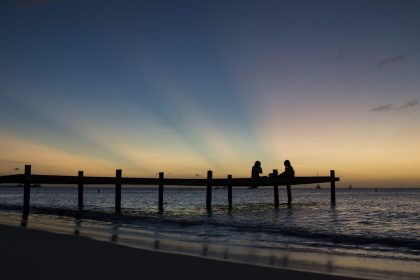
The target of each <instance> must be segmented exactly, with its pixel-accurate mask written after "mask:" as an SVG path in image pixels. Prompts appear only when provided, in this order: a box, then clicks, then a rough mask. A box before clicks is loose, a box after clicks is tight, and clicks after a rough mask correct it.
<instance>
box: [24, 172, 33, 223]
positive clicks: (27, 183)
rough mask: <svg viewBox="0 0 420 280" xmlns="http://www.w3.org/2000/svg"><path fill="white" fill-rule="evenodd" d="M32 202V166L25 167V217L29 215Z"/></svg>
mask: <svg viewBox="0 0 420 280" xmlns="http://www.w3.org/2000/svg"><path fill="white" fill-rule="evenodd" d="M30 200H31V165H25V182H24V185H23V215H28V214H29V203H30Z"/></svg>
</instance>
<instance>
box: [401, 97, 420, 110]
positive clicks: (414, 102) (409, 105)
mask: <svg viewBox="0 0 420 280" xmlns="http://www.w3.org/2000/svg"><path fill="white" fill-rule="evenodd" d="M419 105H420V104H419V101H418V100H417V99H414V100H411V101H410V102H407V103H405V104H404V105H402V106H401V108H402V109H409V108H413V107H417V106H419Z"/></svg>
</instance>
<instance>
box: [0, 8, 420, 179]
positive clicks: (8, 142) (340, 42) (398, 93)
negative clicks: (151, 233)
mask: <svg viewBox="0 0 420 280" xmlns="http://www.w3.org/2000/svg"><path fill="white" fill-rule="evenodd" d="M419 14H420V2H419V1H414V0H413V1H404V0H398V1H397V0H395V1H386V0H381V1H370V0H352V1H346V0H341V1H337V0H335V1H299V0H298V1H263V0H258V1H247V0H242V1H231V0H224V1H219V0H212V1H204V0H202V1H196V0H194V1H192V0H191V1H178V0H176V1H175V0H167V1H163V0H153V1H152V0H145V1H141V0H138V1H134V0H133V1H125V0H121V1H107V0H91V1H89V0H50V1H47V0H32V1H29V0H26V1H23V0H16V1H10V0H4V1H1V2H0V38H1V41H0V100H1V102H0V175H4V174H15V173H21V172H23V166H24V164H31V165H32V170H33V171H32V172H33V173H37V174H63V175H72V174H74V175H76V174H77V171H78V170H83V171H84V172H85V175H87V176H89V175H90V176H95V175H102V176H113V175H114V174H115V169H122V170H123V176H130V177H156V176H157V173H158V172H160V171H163V172H165V177H172V178H175V177H182V178H185V177H198V178H199V177H205V176H206V172H207V170H213V174H214V177H216V178H223V177H225V176H227V174H232V175H233V177H248V176H250V170H251V167H252V165H253V163H254V161H256V160H259V161H261V163H262V168H263V172H264V174H263V175H267V174H268V173H269V172H272V170H273V169H279V170H280V171H281V170H283V169H284V166H283V161H284V160H286V159H289V160H290V161H291V163H292V165H293V167H294V169H295V171H296V175H297V176H316V175H317V174H318V175H320V176H321V175H329V170H331V169H334V170H335V171H336V175H337V176H338V177H340V178H341V182H340V184H339V186H348V185H349V184H352V185H353V187H416V186H418V187H420V144H419V143H420V141H419V140H420V125H419V124H420V17H419V16H418V15H419Z"/></svg>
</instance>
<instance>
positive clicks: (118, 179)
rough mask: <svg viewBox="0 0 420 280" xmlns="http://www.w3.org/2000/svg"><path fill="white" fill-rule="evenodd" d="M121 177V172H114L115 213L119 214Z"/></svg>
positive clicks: (119, 170) (118, 170)
mask: <svg viewBox="0 0 420 280" xmlns="http://www.w3.org/2000/svg"><path fill="white" fill-rule="evenodd" d="M121 175H122V170H121V169H117V170H115V212H116V213H121Z"/></svg>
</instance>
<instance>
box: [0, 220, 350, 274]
mask: <svg viewBox="0 0 420 280" xmlns="http://www.w3.org/2000/svg"><path fill="white" fill-rule="evenodd" d="M0 249H1V250H2V254H1V257H0V261H1V263H2V267H3V268H2V269H1V270H0V276H2V278H4V279H23V278H29V277H30V278H32V279H57V278H60V279H91V278H93V277H94V278H95V279H96V278H97V279H115V278H117V277H118V278H123V279H124V278H129V277H133V276H138V277H141V276H150V277H154V278H157V279H164V278H168V277H173V276H174V275H178V276H180V277H182V278H184V279H200V278H201V279H213V280H214V279H216V278H220V277H240V278H242V279H255V278H256V277H287V278H291V279H327V280H328V279H331V280H333V279H335V280H339V279H342V280H346V279H349V280H350V279H358V278H351V277H345V276H336V275H330V274H321V273H314V272H304V271H297V270H291V269H282V268H275V267H268V266H260V265H251V264H244V263H238V262H232V261H223V260H215V259H212V258H205V257H198V256H189V255H184V254H176V253H169V252H160V251H152V250H145V249H139V248H133V247H128V246H124V245H120V244H117V243H112V242H106V241H99V240H94V239H92V238H88V237H84V236H75V235H69V234H59V233H52V232H49V231H44V230H38V229H28V228H22V227H18V226H10V225H3V224H0Z"/></svg>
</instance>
